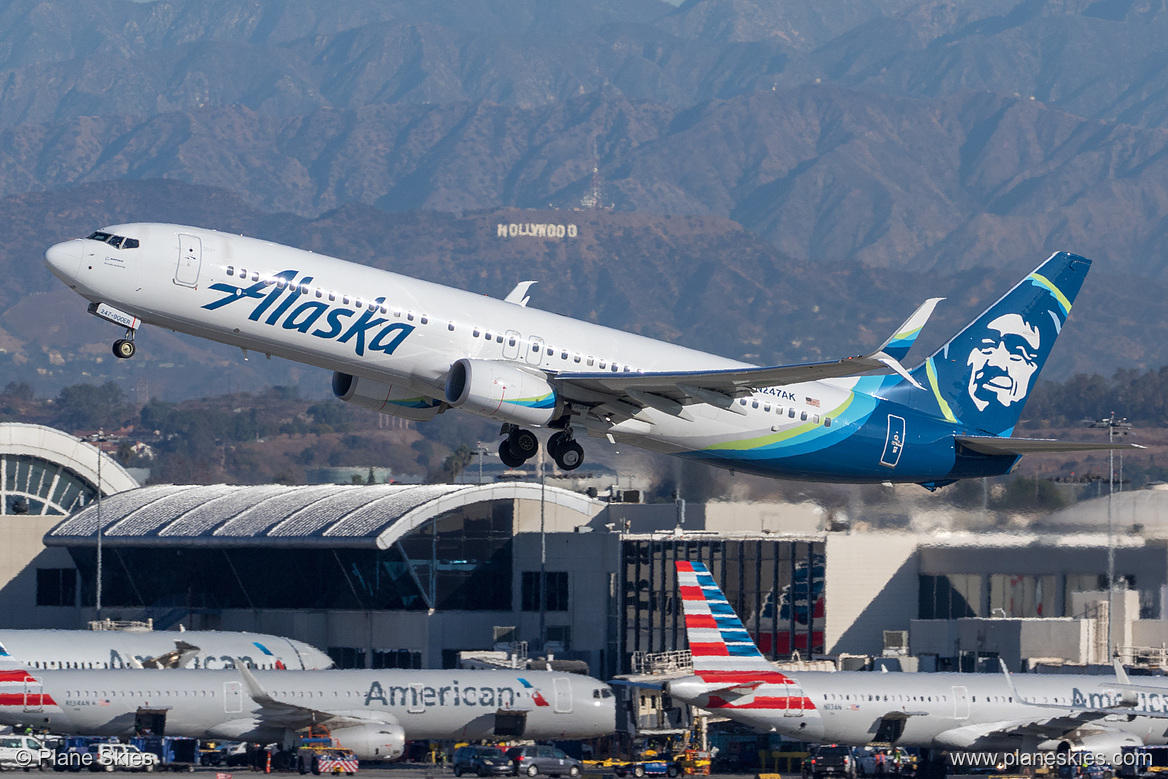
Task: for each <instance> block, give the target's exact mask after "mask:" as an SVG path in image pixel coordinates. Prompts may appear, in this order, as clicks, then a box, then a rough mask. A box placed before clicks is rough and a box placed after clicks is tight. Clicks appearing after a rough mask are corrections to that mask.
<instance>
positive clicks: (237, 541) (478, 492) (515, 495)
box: [44, 482, 597, 549]
mask: <svg viewBox="0 0 1168 779" xmlns="http://www.w3.org/2000/svg"><path fill="white" fill-rule="evenodd" d="M540 492H541V490H540V486H539V485H538V484H524V483H517V482H510V483H506V484H485V485H476V486H467V485H458V484H375V485H367V486H366V485H360V486H358V485H339V484H323V485H310V486H291V487H290V486H282V485H264V486H259V487H252V486H246V487H240V486H232V485H227V484H212V485H159V486H152V487H142V488H140V489H136V490H131V491H130V492H124V493H120V494H117V495H113V496H110V497H108V498H105V499H104V500H103V501H102V505H101V520H100V521H101V525H102V527H103V530H102V533H101V540H102V544H104V545H108V546H184V547H186V546H192V545H197V546H228V545H232V546H237V545H246V546H273V545H283V546H300V547H304V546H313V547H360V548H369V549H373V548H376V549H388V548H389V547H390V546H391V545H392V544H393V543H394V542H395V541H397V540H398V539H399V538H401V537H403V536H405V535H406V534H408V533H409V532H410V531H412V530H414V529H415V528H417V527H420V526H421V525H423V524H425V523H426V522H428V521H430V520H432V519H434V518H435V517H437V516H439V515H441V514H444V513H446V512H448V511H451V510H454V509H457V508H460V507H463V506H467V505H470V504H473V503H483V502H489V501H498V500H530V501H539V500H540ZM544 496H545V500H546V501H547V502H548V503H550V504H553V505H556V506H559V507H562V508H565V509H569V510H572V511H576V512H578V513H580V515H581V524H583V523H584V522H587V521H588V519H590V518H591V517H592V516H593V515H594V514H595V513H596V510H597V504H596V503H595V501H593V500H592V499H591V498H588V497H587V496H585V495H581V494H579V493H576V492H570V491H568V490H563V489H559V488H556V487H547V488H546V491H545V492H544ZM97 533H98V506H97V505H96V504H91V505H89V506H87V507H86V508H84V509H82V510H81V511H79V512H77V513H76V514H74V515H72V516H71V517H69V518H68V519H66V520H65V521H63V522H61V523H60V524H59V525H57V526H56V527H54V528H53V529H52V530H50V531H49V532H48V533H47V534H46V535H45V539H44V541H45V545H46V546H93V545H96V543H97Z"/></svg>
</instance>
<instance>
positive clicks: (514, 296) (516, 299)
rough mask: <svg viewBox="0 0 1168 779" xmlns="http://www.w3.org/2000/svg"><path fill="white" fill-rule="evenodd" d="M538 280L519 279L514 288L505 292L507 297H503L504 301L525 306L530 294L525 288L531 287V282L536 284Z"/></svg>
mask: <svg viewBox="0 0 1168 779" xmlns="http://www.w3.org/2000/svg"><path fill="white" fill-rule="evenodd" d="M538 283H539V282H538V281H521V282H519V283H518V284H516V285H515V289H513V290H511V291H510V292H508V293H507V297H505V298H503V301H504V302H506V303H514V304H515V305H517V306H526V305H527V301H529V300H531V296H530V295H528V294H527V290H529V289H531V285H532V284H538Z"/></svg>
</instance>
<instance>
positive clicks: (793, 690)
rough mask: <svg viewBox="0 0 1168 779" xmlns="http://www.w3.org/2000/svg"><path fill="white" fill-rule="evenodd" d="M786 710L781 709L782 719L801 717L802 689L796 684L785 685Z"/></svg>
mask: <svg viewBox="0 0 1168 779" xmlns="http://www.w3.org/2000/svg"><path fill="white" fill-rule="evenodd" d="M786 694H787V708H785V709H783V716H784V717H802V716H803V688H802V687H800V686H799V685H797V684H788V685H787V690H786Z"/></svg>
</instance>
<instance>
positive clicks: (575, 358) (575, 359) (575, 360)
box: [572, 354, 580, 362]
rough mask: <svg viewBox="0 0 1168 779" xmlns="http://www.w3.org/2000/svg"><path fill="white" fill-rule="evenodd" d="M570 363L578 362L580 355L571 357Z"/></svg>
mask: <svg viewBox="0 0 1168 779" xmlns="http://www.w3.org/2000/svg"><path fill="white" fill-rule="evenodd" d="M572 362H580V355H579V354H577V355H575V356H573V357H572Z"/></svg>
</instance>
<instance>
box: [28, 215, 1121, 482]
mask: <svg viewBox="0 0 1168 779" xmlns="http://www.w3.org/2000/svg"><path fill="white" fill-rule="evenodd" d="M45 261H46V263H47V264H48V266H49V268H50V269H51V270H52V272H53V273H54V274H56V275H57V276H58V277H59V278H60V279H61V280H62V281H64V282H65V283H66V284H68V285H69V287H70V288H72V289H73V290H75V291H76V292H77V293H78V294H80V295H81V296H82V297H84V298H86V299H88V300H89V301H90V302H91V304H90V307H89V310H90V311H91V312H92V313H94V314H96V315H97V316H99V317H102V318H103V319H106V320H108V321H110V322H113V323H115V324H117V325H119V326H121V327H123V328H124V329H125V337H123V338H120V339H118V340H117V341H116V342H115V343H114V347H113V348H114V354H116V355H117V356H118V357H121V358H128V357H131V356H132V355H133V354H134V351H135V344H134V335H135V333H136V332H137V331H138V329H139V328H140V327H141V326H142V324H143V323H147V324H153V325H157V326H159V327H164V328H168V329H171V330H175V331H178V332H183V333H189V334H192V335H196V336H200V337H203V338H208V339H211V340H214V341H220V342H222V343H226V344H231V345H233V346H236V347H239V348H240V349H242V350H243V352H244V355H245V356H246V355H247V354H248V353H249V352H259V353H263V354H266V355H268V356H271V355H276V356H279V357H284V358H287V359H290V360H296V361H299V362H303V363H308V364H310V365H316V366H320V367H322V368H326V369H330V370H332V371H333V372H334V373H333V382H332V383H333V391H334V393H335V394H336V395H337V396H338V397H339V398H340V399H341V400H344V401H347V402H350V403H356V404H358V405H361V406H364V407H366V408H371V409H375V410H377V411H379V412H381V413H385V414H393V415H396V416H401V417H406V418H409V419H414V420H428V419H432V418H433V417H434V416H435V415H437V414H439V413H441V412H442V411H445V410H447V409H450V408H455V409H460V410H463V411H469V412H471V413H474V414H479V415H481V416H484V417H488V418H490V419H494V420H498V421H500V422H502V423H504V424H503V426H502V430H501V431H500V435H504V434H505V435H506V438H504V440H503V441H502V444H501V445H500V447H499V456H500V457H501V459H502V460H503V462H504V463H505V464H507V465H509V466H517V465H520V464H522V463H523V462H525V461H526V460H527V459H529V458H531V457H533V456H534V455H535V454H536V453H537V451H538V449H539V439H538V438H537V437H536V435H535V434H534V433H533V432H532V431H531V430H529V429H528V428H529V427H535V428H547V429H551V430H553V431H555V432H554V433H553V434H552V435H551V436H550V437H549V438H548V440H547V442H546V447H547V452H548V454H549V455H551V457H552V459H553V460H554V461H555V462H556V464H557V465H558V466H559V467H560V468H563V469H566V470H571V469H574V468H577V467H579V465H580V463H581V462H582V461H583V457H584V453H583V448H582V447H581V446H580V444H579V443H578V442H577V440H576V432H577V431H578V430H584V431H587V432H588V433H589V434H590V435H594V436H597V437H607V438H608V440H609V441H611V442H617V441H621V442H628V443H631V444H634V445H637V446H641V447H645V448H648V449H653V450H657V451H660V452H665V453H668V454H674V455H681V456H684V457H689V458H692V459H696V460H700V461H703V462H707V463H711V464H714V465H719V466H723V467H726V468H731V469H736V470H741V471H748V472H753V473H759V474H763V475H769V476H785V477H791V478H800V479H812V480H825V481H844V482H917V483H920V484H923V485H924V486H926V487H929V488H934V487H937V486H940V485H944V484H948V483H951V482H953V481H955V480H957V479H962V478H967V477H979V476H995V475H999V474H1003V473H1007V472H1009V471H1010V470H1011V469H1012V468H1013V467H1014V465H1015V464H1016V463H1017V461H1018V459H1019V458H1020V456H1021V455H1023V454H1027V453H1032V452H1051V451H1068V450H1080V449H1097V448H1108V447H1109V445H1108V444H1106V443H1084V442H1078V443H1076V442H1059V441H1049V440H1037V439H1017V438H1010V437H1009V436H1010V435H1011V433H1012V432H1013V429H1014V426H1015V424H1016V423H1017V420H1018V417H1019V414H1020V413H1021V410H1022V406H1023V403H1024V402H1025V400H1026V397H1027V395H1028V394H1029V393H1030V391H1031V389H1032V387H1033V384H1034V381H1035V379H1036V377H1037V375H1038V372H1039V370H1040V369H1041V368H1042V366H1043V364H1044V363H1045V361H1046V358H1047V356H1048V355H1049V353H1050V349H1051V346H1052V345H1053V344H1054V341H1055V338H1056V336H1057V335H1058V333H1059V331H1060V330H1061V329H1062V327H1063V325H1064V323H1065V322H1066V320H1067V316H1068V315H1069V314H1070V310H1071V303H1072V301H1073V300H1074V298H1075V296H1076V294H1077V293H1078V291H1079V287H1080V286H1081V284H1082V283H1083V279H1084V277H1085V276H1086V274H1087V270H1088V268H1089V267H1090V264H1091V263H1090V261H1089V260H1086V259H1084V258H1082V257H1077V256H1075V255H1071V254H1067V253H1063V252H1060V253H1057V254H1055V255H1053V256H1052V257H1051V258H1050V259H1048V260H1047V261H1046V262H1045V263H1043V264H1042V265H1041V266H1039V267H1038V269H1037V270H1035V271H1034V272H1033V273H1030V274H1029V275H1027V276H1026V278H1025V279H1023V280H1022V281H1021V282H1020V283H1019V284H1018V285H1017V286H1015V287H1014V288H1013V289H1012V290H1011V291H1010V292H1008V293H1007V294H1006V295H1005V296H1004V297H1003V298H1002V299H1001V300H999V301H998V302H996V303H995V304H993V305H992V306H991V307H990V308H989V309H988V310H986V312H985V313H983V314H982V315H981V316H979V317H978V318H977V319H976V320H974V321H973V322H972V323H971V324H970V325H968V326H967V327H966V328H965V329H964V330H962V331H961V333H959V334H958V335H957V336H955V337H954V338H953V339H952V340H950V341H949V342H948V343H946V344H945V345H944V346H942V347H941V348H940V349H939V350H938V351H937V352H936V353H934V354H933V355H931V356H929V357H928V358H927V359H926V360H925V361H924V362H923V363H921V365H919V366H918V367H916V368H915V369H913V370H912V371H908V370H906V369H905V368H904V367H903V366H902V365H901V364H900V360H901V359H903V358H904V357H905V356H906V355H907V353H908V350H909V348H910V347H911V346H912V344H913V342H914V340H915V339H916V336H917V334H918V333H919V332H920V329H921V327H922V326H923V325H924V323H925V321H926V320H927V319H928V317H929V315H930V314H931V313H932V310H933V307H934V305H935V304H936V302H937V301H936V300H930V301H928V302H926V303H925V304H924V305H922V306H921V307H920V308H919V309H918V310H917V311H916V312H915V313H914V314H913V315H912V316H910V317H909V319H908V320H907V321H906V322H905V323H904V325H902V326H901V328H900V329H898V330H897V332H896V333H895V334H894V335H893V336H892V337H890V338H889V339H888V341H886V342H885V343H884V344H883V345H882V346H881V348H880V349H877V350H876V351H874V352H872V353H870V354H865V355H862V356H858V357H853V358H848V359H843V360H838V361H830V362H818V363H807V364H800V365H784V366H775V367H757V366H753V365H748V364H746V363H742V362H737V361H734V360H729V359H726V358H722V357H717V356H715V355H711V354H706V353H703V352H699V351H695V350H693V349H687V348H684V347H681V346H676V345H674V344H669V343H664V342H662V341H657V340H653V339H650V338H644V337H641V336H637V335H633V334H630V333H624V332H620V331H617V330H613V329H610V328H607V327H603V326H600V325H595V324H591V323H588V322H582V321H579V320H574V319H569V318H567V317H563V316H559V315H556V314H551V313H548V312H544V311H538V310H534V309H530V308H528V307H527V305H526V304H527V301H528V297H527V290H528V289H529V287H530V284H531V282H522V283H520V284H519V285H518V286H517V287H516V288H515V289H514V290H513V291H512V293H511V294H510V295H508V296H507V298H506V299H504V300H495V299H491V298H488V297H484V296H481V295H476V294H473V293H471V292H466V291H463V290H458V289H454V288H451V287H447V286H443V285H440V284H433V283H430V282H425V281H419V280H417V279H412V278H409V277H407V276H402V275H400V274H397V273H391V272H387V271H382V270H377V269H374V268H370V267H366V266H361V265H355V264H353V263H349V262H345V261H343V260H338V259H334V258H331V257H327V256H323V255H319V254H314V253H312V252H307V251H302V250H299V249H294V248H290V247H287V246H281V245H278V244H275V243H270V242H268V241H261V240H256V239H252V238H246V237H242V236H235V235H227V234H225V233H220V232H216V231H213V230H206V229H200V228H195V227H184V226H179V225H167V224H152V223H142V224H124V225H115V226H112V227H105V228H102V229H101V230H98V231H96V232H94V233H92V234H91V235H90V236H89V237H87V238H84V239H77V240H71V241H65V242H64V243H58V244H56V245H54V246H52V247H50V248H49V249H48V250H47V251H46V252H45ZM876 370H879V371H883V372H884V373H885V375H868V376H861V375H860V374H865V373H871V372H872V371H876ZM889 371H891V373H889ZM1120 446H1124V445H1120V444H1116V447H1120Z"/></svg>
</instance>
